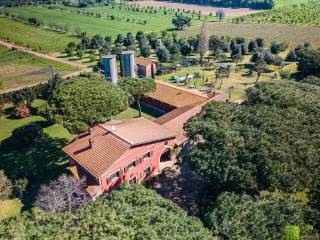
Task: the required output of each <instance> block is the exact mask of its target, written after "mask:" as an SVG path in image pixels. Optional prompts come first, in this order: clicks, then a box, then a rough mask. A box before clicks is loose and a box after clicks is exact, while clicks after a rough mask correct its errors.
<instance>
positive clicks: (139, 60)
mask: <svg viewBox="0 0 320 240" xmlns="http://www.w3.org/2000/svg"><path fill="white" fill-rule="evenodd" d="M135 62H136V64H137V65H142V66H148V65H149V64H151V63H154V62H155V61H153V60H151V59H147V58H142V57H136V58H135Z"/></svg>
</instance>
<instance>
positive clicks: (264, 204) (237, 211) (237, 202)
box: [208, 192, 304, 240]
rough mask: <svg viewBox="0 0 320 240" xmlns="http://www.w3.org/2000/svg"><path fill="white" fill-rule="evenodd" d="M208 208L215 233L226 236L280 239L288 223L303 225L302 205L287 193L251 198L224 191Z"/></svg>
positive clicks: (226, 237) (224, 237)
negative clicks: (209, 208)
mask: <svg viewBox="0 0 320 240" xmlns="http://www.w3.org/2000/svg"><path fill="white" fill-rule="evenodd" d="M213 205H214V208H213V209H212V210H209V213H208V214H209V222H210V225H211V229H212V231H213V233H214V235H218V236H219V237H220V239H221V240H229V239H250V240H251V239H252V240H254V239H259V240H269V239H275V240H276V239H283V237H284V229H285V227H286V226H287V225H300V226H302V225H304V207H303V204H302V203H301V202H299V201H297V200H293V199H291V198H288V197H280V196H272V195H267V196H263V197H259V198H254V197H251V196H249V195H246V194H243V195H237V194H234V193H229V192H225V193H222V194H220V195H219V197H218V198H217V200H216V202H214V204H213Z"/></svg>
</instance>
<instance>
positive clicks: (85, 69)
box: [0, 40, 92, 93]
mask: <svg viewBox="0 0 320 240" xmlns="http://www.w3.org/2000/svg"><path fill="white" fill-rule="evenodd" d="M0 44H1V45H3V46H5V47H7V48H15V49H17V50H19V51H22V52H25V53H29V54H32V55H34V56H37V57H40V58H45V59H48V60H51V61H56V62H59V63H63V64H66V65H70V66H73V67H76V68H78V69H79V71H76V72H73V73H70V74H67V75H64V76H62V78H63V79H71V78H74V77H78V76H79V75H80V74H81V73H86V72H92V68H90V67H89V66H88V65H85V64H80V63H74V62H71V61H68V60H64V59H61V58H58V57H55V56H51V55H48V54H44V53H39V52H35V51H32V50H30V49H28V48H25V47H22V46H19V45H17V44H15V43H8V42H6V41H3V40H0ZM38 84H39V82H37V83H32V84H26V85H23V86H20V87H17V88H11V89H5V90H0V93H7V92H12V91H17V90H20V89H23V88H26V87H32V86H35V85H38Z"/></svg>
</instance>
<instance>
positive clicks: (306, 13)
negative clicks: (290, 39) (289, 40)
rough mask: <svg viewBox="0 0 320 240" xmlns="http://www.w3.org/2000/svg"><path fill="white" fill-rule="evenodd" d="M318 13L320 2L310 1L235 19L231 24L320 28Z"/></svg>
mask: <svg viewBox="0 0 320 240" xmlns="http://www.w3.org/2000/svg"><path fill="white" fill-rule="evenodd" d="M319 12H320V2H316V1H311V2H308V3H302V4H299V5H297V4H293V5H290V6H285V7H280V8H275V9H272V10H268V11H263V12H259V13H254V14H251V15H248V16H245V17H237V18H234V19H233V22H236V23H238V22H254V23H281V24H290V25H308V26H320V15H319Z"/></svg>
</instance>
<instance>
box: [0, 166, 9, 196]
mask: <svg viewBox="0 0 320 240" xmlns="http://www.w3.org/2000/svg"><path fill="white" fill-rule="evenodd" d="M11 193H12V183H11V181H10V180H9V179H8V178H7V176H6V175H5V174H4V171H3V170H1V169H0V201H3V200H7V199H8V198H9V197H10V196H11Z"/></svg>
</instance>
